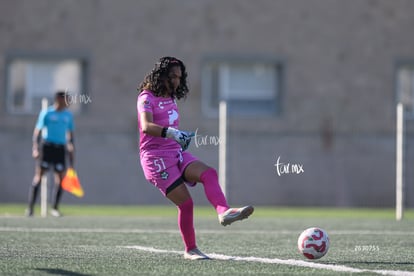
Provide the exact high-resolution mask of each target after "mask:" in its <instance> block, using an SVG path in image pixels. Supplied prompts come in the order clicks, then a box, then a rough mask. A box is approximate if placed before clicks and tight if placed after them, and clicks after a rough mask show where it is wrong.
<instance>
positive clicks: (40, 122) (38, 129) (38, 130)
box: [32, 110, 46, 159]
mask: <svg viewBox="0 0 414 276" xmlns="http://www.w3.org/2000/svg"><path fill="white" fill-rule="evenodd" d="M45 117H46V110H42V111H41V112H40V113H39V116H38V118H37V122H36V126H35V128H34V130H33V135H32V142H33V146H32V156H33V158H35V159H36V158H38V157H39V144H40V140H41V138H40V135H41V134H42V128H43V127H44V125H45V124H44V122H45Z"/></svg>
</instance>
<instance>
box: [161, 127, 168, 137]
mask: <svg viewBox="0 0 414 276" xmlns="http://www.w3.org/2000/svg"><path fill="white" fill-rule="evenodd" d="M167 130H168V127H163V128H162V131H161V137H163V138H165V137H167Z"/></svg>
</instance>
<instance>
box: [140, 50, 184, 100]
mask: <svg viewBox="0 0 414 276" xmlns="http://www.w3.org/2000/svg"><path fill="white" fill-rule="evenodd" d="M174 66H180V68H181V79H180V85H179V86H178V88H177V90H176V91H174V92H173V94H172V97H173V98H176V99H178V100H179V99H181V98H185V97H186V96H187V93H188V92H189V90H188V87H187V71H186V70H185V65H184V63H183V62H182V61H181V60H179V59H177V58H175V57H162V58H160V59H159V60H158V62H157V63H155V67H154V69H152V70H151V72H150V73H149V74H147V75H146V76H145V78H144V80H143V81H142V82H141V84H140V85H139V87H138V89H137V90H138V92H139V93H141V92H142V91H144V90H146V89H148V90H151V91H152V92H153V94H154V95H155V96H157V97H159V96H162V95H163V94H164V93H165V91H166V90H168V89H167V87H165V80H166V79H168V74H169V72H170V69H171V68H172V67H174Z"/></svg>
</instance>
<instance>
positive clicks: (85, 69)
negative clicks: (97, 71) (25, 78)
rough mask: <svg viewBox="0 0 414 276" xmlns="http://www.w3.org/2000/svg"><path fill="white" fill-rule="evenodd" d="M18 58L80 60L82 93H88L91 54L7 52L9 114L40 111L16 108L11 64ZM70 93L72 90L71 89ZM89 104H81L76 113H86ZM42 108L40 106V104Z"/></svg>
mask: <svg viewBox="0 0 414 276" xmlns="http://www.w3.org/2000/svg"><path fill="white" fill-rule="evenodd" d="M16 60H23V61H27V62H45V63H46V62H59V61H64V60H76V61H78V62H79V65H80V80H79V86H80V93H82V94H85V95H88V96H89V93H88V92H87V91H88V89H87V86H88V77H89V64H90V58H89V55H88V54H86V53H84V52H76V51H74V52H70V51H68V52H53V51H52V52H33V51H10V52H8V53H6V57H5V70H4V72H5V73H4V74H5V82H4V85H5V86H4V87H5V89H4V94H3V95H4V110H5V112H6V113H7V114H10V115H35V114H37V113H38V112H39V110H35V109H34V110H21V111H19V110H16V109H15V107H14V106H13V102H12V100H11V98H12V95H11V87H10V85H11V83H10V82H11V79H10V78H11V75H10V68H11V67H10V66H11V65H12V64H13V62H14V61H16ZM69 93H70V91H69ZM47 98H48V99H49V105H50V104H51V103H50V100H52V99H53V94H52V95H51V96H50V97H47ZM86 106H87V105H85V104H80V105H79V109H78V110H77V111H75V113H76V114H81V113H84V112H85V110H86V108H87V107H86ZM39 108H40V106H39Z"/></svg>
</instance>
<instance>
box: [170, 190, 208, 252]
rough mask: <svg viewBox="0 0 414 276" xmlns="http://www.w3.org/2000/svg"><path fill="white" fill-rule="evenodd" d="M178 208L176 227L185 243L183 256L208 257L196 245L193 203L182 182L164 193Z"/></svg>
mask: <svg viewBox="0 0 414 276" xmlns="http://www.w3.org/2000/svg"><path fill="white" fill-rule="evenodd" d="M166 197H167V198H168V199H169V200H171V201H172V202H173V203H174V204H175V205H176V206H177V209H178V228H179V229H180V233H181V238H182V240H183V242H184V245H185V252H184V258H186V259H190V260H204V259H209V257H208V256H206V255H205V254H204V253H202V252H201V251H200V250H199V249H198V248H197V245H196V237H195V231H194V214H193V213H194V203H193V199H192V198H191V195H190V193H189V191H188V189H187V186H186V185H185V184H184V182H181V184H179V185H178V186H175V187H174V188H173V190H171V191H169V192H168V193H167V194H166Z"/></svg>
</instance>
